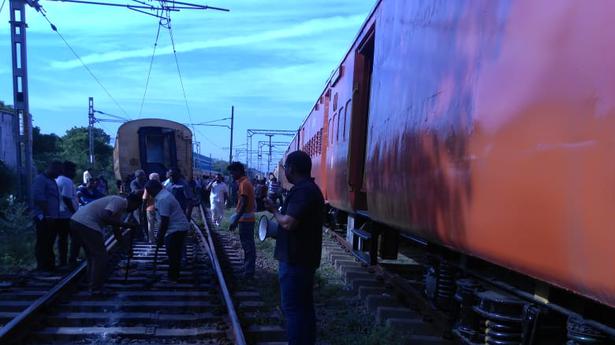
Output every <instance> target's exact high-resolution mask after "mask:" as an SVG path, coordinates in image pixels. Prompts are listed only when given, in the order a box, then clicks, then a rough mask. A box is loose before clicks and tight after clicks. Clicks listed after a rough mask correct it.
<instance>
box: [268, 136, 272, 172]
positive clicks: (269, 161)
mask: <svg viewBox="0 0 615 345" xmlns="http://www.w3.org/2000/svg"><path fill="white" fill-rule="evenodd" d="M267 136H268V137H269V157H268V158H267V173H269V172H270V171H271V137H272V136H273V134H268V135H267Z"/></svg>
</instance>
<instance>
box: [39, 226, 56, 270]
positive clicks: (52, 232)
mask: <svg viewBox="0 0 615 345" xmlns="http://www.w3.org/2000/svg"><path fill="white" fill-rule="evenodd" d="M35 224H36V225H35V226H36V244H35V245H34V253H35V256H36V267H37V269H39V270H41V271H53V270H54V268H55V261H56V258H55V254H54V252H53V245H54V244H55V241H56V236H57V234H58V233H57V229H56V220H55V219H49V218H44V219H41V220H36V221H35Z"/></svg>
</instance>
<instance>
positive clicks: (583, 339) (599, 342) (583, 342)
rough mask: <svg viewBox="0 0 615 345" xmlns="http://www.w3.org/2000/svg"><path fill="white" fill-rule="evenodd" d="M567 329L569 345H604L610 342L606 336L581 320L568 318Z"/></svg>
mask: <svg viewBox="0 0 615 345" xmlns="http://www.w3.org/2000/svg"><path fill="white" fill-rule="evenodd" d="M567 328H568V342H567V343H566V344H567V345H589V344H591V345H603V344H607V342H608V339H607V337H606V335H605V334H603V333H602V332H600V331H598V330H596V329H594V328H592V327H590V326H588V325H587V324H586V323H585V322H584V321H583V319H581V318H577V317H570V318H568V327H567Z"/></svg>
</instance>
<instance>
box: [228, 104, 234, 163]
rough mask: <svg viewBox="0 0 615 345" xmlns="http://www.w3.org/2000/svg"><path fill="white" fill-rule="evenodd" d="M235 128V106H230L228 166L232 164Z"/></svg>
mask: <svg viewBox="0 0 615 345" xmlns="http://www.w3.org/2000/svg"><path fill="white" fill-rule="evenodd" d="M234 126H235V106H234V105H231V145H230V148H229V150H228V164H231V162H233V128H234Z"/></svg>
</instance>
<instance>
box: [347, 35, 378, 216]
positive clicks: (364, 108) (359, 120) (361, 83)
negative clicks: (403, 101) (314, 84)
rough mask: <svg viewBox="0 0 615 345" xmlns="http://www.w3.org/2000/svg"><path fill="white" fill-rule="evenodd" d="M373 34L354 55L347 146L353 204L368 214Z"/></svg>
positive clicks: (366, 38) (368, 36) (349, 182)
mask: <svg viewBox="0 0 615 345" xmlns="http://www.w3.org/2000/svg"><path fill="white" fill-rule="evenodd" d="M374 37H375V35H374V30H373V28H372V29H371V30H370V32H369V33H368V34H367V35H366V37H365V39H364V40H363V43H362V44H361V45H360V46H359V48H357V50H356V51H355V67H354V80H353V92H352V93H353V96H352V98H353V101H352V103H353V104H352V119H351V122H350V145H349V146H348V150H349V152H348V184H349V186H350V193H351V200H352V202H353V206H354V208H355V209H356V210H367V194H366V191H365V188H364V185H363V178H364V174H365V154H366V147H367V126H368V120H369V99H370V94H371V84H372V71H373V66H374Z"/></svg>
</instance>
